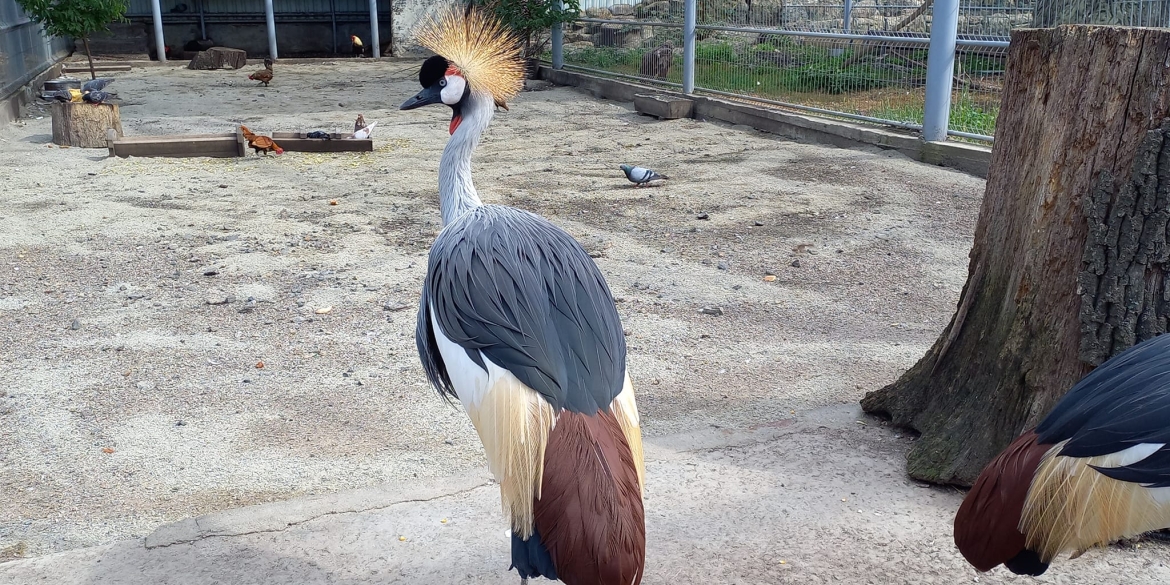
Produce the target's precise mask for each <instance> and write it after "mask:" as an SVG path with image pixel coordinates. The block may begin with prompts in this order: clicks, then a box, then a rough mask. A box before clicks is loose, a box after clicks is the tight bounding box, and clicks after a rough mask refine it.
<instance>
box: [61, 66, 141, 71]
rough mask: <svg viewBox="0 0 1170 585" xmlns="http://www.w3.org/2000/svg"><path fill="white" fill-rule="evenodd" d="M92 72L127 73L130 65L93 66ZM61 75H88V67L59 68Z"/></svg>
mask: <svg viewBox="0 0 1170 585" xmlns="http://www.w3.org/2000/svg"><path fill="white" fill-rule="evenodd" d="M93 70H94V72H96V73H114V72H118V71H129V70H130V65H94V66H93ZM61 72H62V73H89V65H65V66H64V67H62V68H61Z"/></svg>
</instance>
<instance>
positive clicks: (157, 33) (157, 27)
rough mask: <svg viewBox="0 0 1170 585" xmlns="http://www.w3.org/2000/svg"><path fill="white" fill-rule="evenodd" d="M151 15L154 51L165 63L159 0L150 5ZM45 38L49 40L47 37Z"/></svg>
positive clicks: (165, 44)
mask: <svg viewBox="0 0 1170 585" xmlns="http://www.w3.org/2000/svg"><path fill="white" fill-rule="evenodd" d="M150 14H151V16H153V17H154V50H155V51H158V62H159V63H165V62H166V60H167V43H166V42H165V41H164V40H163V28H162V7H161V6H159V0H154V2H151V3H150ZM45 38H48V36H47V35H46V37H45Z"/></svg>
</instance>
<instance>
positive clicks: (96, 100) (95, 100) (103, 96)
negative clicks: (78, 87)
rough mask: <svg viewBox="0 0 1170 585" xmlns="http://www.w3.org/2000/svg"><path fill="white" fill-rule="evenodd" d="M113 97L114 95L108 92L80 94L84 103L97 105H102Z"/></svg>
mask: <svg viewBox="0 0 1170 585" xmlns="http://www.w3.org/2000/svg"><path fill="white" fill-rule="evenodd" d="M113 97H114V94H112V93H110V92H108V91H88V92H85V93H83V94H81V99H82V100H84V101H85V102H86V103H90V104H93V105H95V106H96V105H98V104H101V103H104V102H106V101H108V100H110V99H112V98H113Z"/></svg>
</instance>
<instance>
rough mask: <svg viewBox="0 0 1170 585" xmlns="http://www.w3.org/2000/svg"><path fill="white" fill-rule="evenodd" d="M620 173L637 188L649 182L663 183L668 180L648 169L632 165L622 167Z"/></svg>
mask: <svg viewBox="0 0 1170 585" xmlns="http://www.w3.org/2000/svg"><path fill="white" fill-rule="evenodd" d="M622 172H624V173H625V174H626V178H627V179H629V180H630V182H631V183H633V184H634V185H637V186H639V187H641V186H642V185H645V184H647V183H649V182H650V181H665V180H666V179H669V178H670V177H667V176H666V175H660V174H658V173H656V172H654V171H652V170H650V169H644V168H642V167H635V166H633V165H622Z"/></svg>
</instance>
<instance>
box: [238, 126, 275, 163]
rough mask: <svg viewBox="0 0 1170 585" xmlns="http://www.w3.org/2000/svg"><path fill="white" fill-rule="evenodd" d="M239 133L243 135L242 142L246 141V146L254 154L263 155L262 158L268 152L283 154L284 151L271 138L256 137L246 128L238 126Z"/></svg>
mask: <svg viewBox="0 0 1170 585" xmlns="http://www.w3.org/2000/svg"><path fill="white" fill-rule="evenodd" d="M240 132H241V133H242V134H243V135H244V140H247V141H248V146H250V147H252V150H255V151H256V154H260V153H261V152H263V153H264V156H268V153H269V152H275V153H276V154H284V149H283V148H281V147H280V145H279V144H277V143H276V142H275V141H273V140H272V139H271V138H269V137H267V136H257V135H255V134H253V133H252V131H251V130H249V129H248V127H247V126H240Z"/></svg>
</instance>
